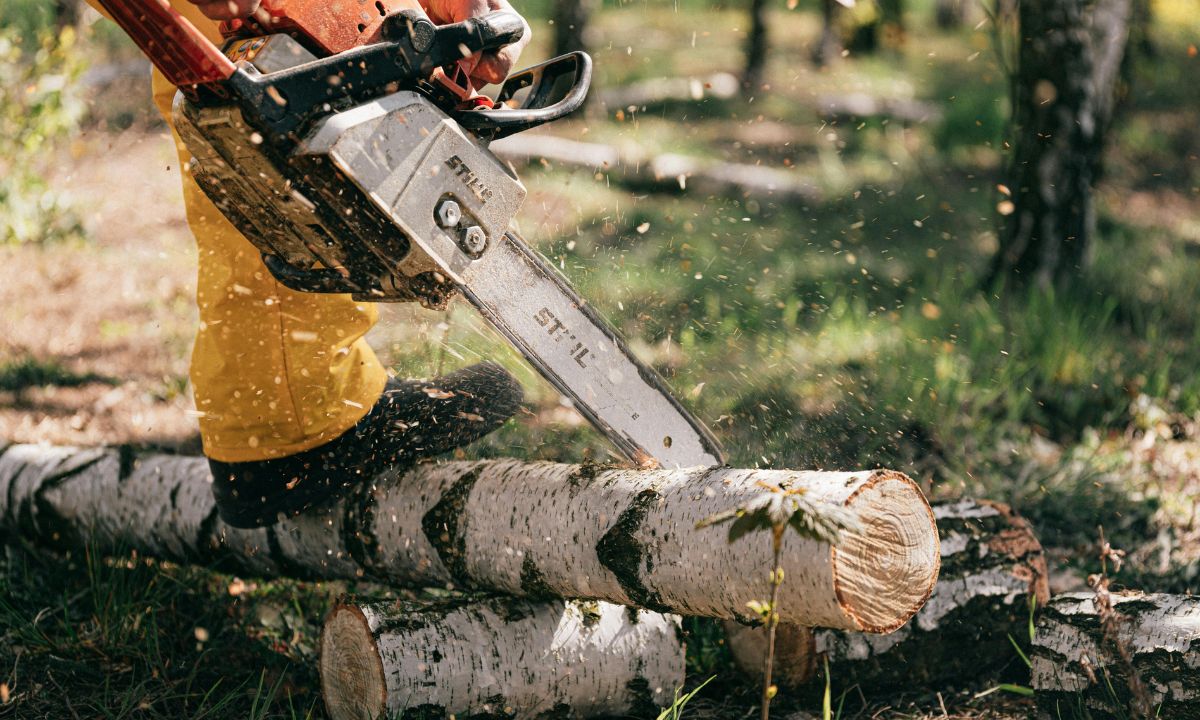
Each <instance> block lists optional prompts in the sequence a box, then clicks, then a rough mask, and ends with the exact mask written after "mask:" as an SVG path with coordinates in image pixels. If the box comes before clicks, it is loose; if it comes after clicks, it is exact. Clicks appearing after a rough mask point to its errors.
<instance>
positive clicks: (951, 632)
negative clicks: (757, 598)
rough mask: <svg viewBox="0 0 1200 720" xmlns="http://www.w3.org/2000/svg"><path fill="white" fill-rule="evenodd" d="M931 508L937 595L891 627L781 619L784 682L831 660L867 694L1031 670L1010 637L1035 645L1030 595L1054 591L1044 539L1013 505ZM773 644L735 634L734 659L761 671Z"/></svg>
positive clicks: (779, 663) (833, 672) (837, 673)
mask: <svg viewBox="0 0 1200 720" xmlns="http://www.w3.org/2000/svg"><path fill="white" fill-rule="evenodd" d="M933 512H934V516H935V517H936V518H937V524H938V533H939V534H940V536H941V555H942V571H941V574H940V576H939V577H938V582H937V585H936V586H935V587H934V589H933V594H932V595H931V596H930V598H929V602H927V603H926V604H925V606H924V607H923V608H921V610H920V612H918V613H917V614H916V616H915V617H914V618H913V619H912V621H911V622H909V623H908V624H907V625H905V626H904V627H902V628H900V629H899V630H897V631H896V632H894V633H891V634H890V635H863V634H861V633H853V632H844V631H838V630H811V629H809V628H804V627H799V626H795V625H789V626H785V627H781V628H780V629H779V634H778V636H777V637H776V652H777V653H778V655H777V659H776V662H775V673H776V681H777V682H778V683H779V684H780V685H781V686H783V687H789V688H792V689H799V688H802V687H803V686H805V685H806V684H810V683H814V681H818V680H819V679H820V678H823V677H824V674H823V666H824V660H826V659H827V660H828V661H829V671H830V677H831V678H832V681H833V683H834V685H835V688H834V689H835V692H840V690H839V688H846V687H851V686H853V685H858V686H859V688H860V689H861V690H862V691H863V692H864V693H866V694H868V695H869V694H873V693H888V692H892V691H894V690H896V689H899V688H905V689H914V688H918V687H920V688H938V687H943V686H944V685H945V684H946V683H948V682H952V681H962V680H968V679H969V680H983V679H989V678H997V677H999V676H1002V674H1003V672H1004V670H1005V669H1006V667H1009V668H1010V669H1013V670H1018V671H1020V672H1022V673H1023V671H1024V670H1025V668H1024V665H1020V661H1019V660H1018V659H1017V656H1016V653H1015V652H1014V651H1013V649H1012V645H1011V644H1010V641H1009V639H1008V636H1009V635H1012V637H1013V638H1015V639H1017V640H1018V641H1019V642H1022V645H1023V646H1027V645H1028V637H1029V632H1028V622H1029V600H1030V598H1031V597H1036V598H1037V602H1038V606H1039V607H1041V606H1043V605H1045V604H1046V602H1047V600H1048V599H1049V596H1050V591H1049V587H1048V586H1047V574H1046V560H1045V558H1044V557H1043V554H1042V546H1041V544H1039V543H1038V541H1037V538H1036V537H1034V534H1033V530H1032V529H1031V528H1030V527H1029V524H1028V523H1026V522H1025V520H1024V519H1023V518H1021V517H1019V516H1017V515H1016V514H1014V513H1013V511H1012V510H1011V508H1009V507H1008V506H1007V505H1003V504H1000V503H993V502H988V501H982V500H958V501H954V502H948V503H937V504H934V506H933ZM785 582H786V581H785ZM765 645H766V638H765V633H764V632H763V631H762V629H760V628H755V629H753V630H749V629H745V630H740V629H739V630H735V631H734V632H732V633H731V634H730V638H729V647H730V650H731V651H732V653H733V657H734V659H735V660H736V661H737V663H738V666H739V667H740V668H741V669H742V670H743V671H745V672H747V673H751V674H755V675H759V676H761V674H762V670H761V667H762V658H763V657H764V655H763V649H764V647H765ZM968 649H969V651H968ZM1022 682H1023V680H1022ZM815 684H816V685H819V686H821V687H823V686H824V683H823V682H816V683H815Z"/></svg>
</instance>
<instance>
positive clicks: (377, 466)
mask: <svg viewBox="0 0 1200 720" xmlns="http://www.w3.org/2000/svg"><path fill="white" fill-rule="evenodd" d="M522 398H523V393H522V391H521V386H520V385H519V384H518V383H517V381H516V379H515V378H513V377H512V376H511V375H509V374H508V372H507V371H505V370H504V368H502V367H500V366H499V365H496V364H494V363H480V364H478V365H472V366H471V367H468V368H464V369H462V370H459V371H457V372H453V373H450V374H449V375H446V376H444V377H440V378H435V379H433V380H395V379H392V380H388V384H387V387H386V388H385V389H384V391H383V394H382V395H381V396H380V398H379V400H378V401H377V402H376V403H375V406H374V407H373V408H371V412H369V413H367V415H366V416H365V417H363V419H362V420H359V421H358V423H357V424H356V425H355V426H354V427H352V428H350V429H349V430H347V431H346V432H345V433H343V434H342V435H340V436H338V437H337V438H335V439H333V440H331V441H329V442H327V443H325V444H324V445H321V446H319V447H315V448H313V449H311V450H305V451H304V452H300V453H296V454H295V455H288V456H287V457H281V458H277V459H274V460H261V461H258V462H244V463H225V462H220V461H218V460H211V459H210V460H209V461H208V462H209V466H210V467H211V468H212V474H213V495H214V496H215V497H216V500H217V511H218V512H219V513H220V515H221V519H222V520H224V521H225V522H226V523H227V524H229V525H232V526H233V527H240V528H250V527H262V526H263V525H270V524H272V523H275V522H277V521H278V520H280V519H282V518H285V517H290V516H292V515H296V514H298V513H301V512H303V511H304V510H306V509H308V508H310V507H314V506H318V505H325V504H329V503H332V502H333V501H334V500H337V499H338V498H341V497H342V496H343V495H344V494H345V492H346V491H347V490H348V489H349V488H351V487H353V486H355V485H359V484H361V483H363V482H364V481H367V480H370V479H371V478H373V477H375V476H376V475H378V474H379V473H380V471H382V470H384V469H385V468H388V467H392V466H397V465H401V466H402V465H411V464H413V463H414V462H416V461H417V460H419V459H421V458H426V457H431V456H434V455H440V454H441V453H444V452H447V451H450V450H453V449H455V448H458V447H462V446H463V445H466V444H468V443H470V442H473V441H475V440H478V439H479V438H481V437H483V436H484V435H487V434H488V433H490V432H491V431H493V430H495V429H496V428H498V427H500V426H501V425H503V424H504V421H505V420H507V419H508V418H510V417H512V415H513V414H514V413H516V411H517V409H518V408H519V407H520V405H521V400H522Z"/></svg>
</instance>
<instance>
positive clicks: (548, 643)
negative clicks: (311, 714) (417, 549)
mask: <svg viewBox="0 0 1200 720" xmlns="http://www.w3.org/2000/svg"><path fill="white" fill-rule="evenodd" d="M320 667H321V690H322V695H323V697H324V699H325V707H326V709H327V710H328V712H329V716H330V717H331V718H332V720H374V719H375V718H378V717H389V718H396V719H397V720H415V719H421V720H424V719H426V718H449V717H456V718H461V719H465V718H473V717H488V718H493V717H503V718H514V719H516V718H569V717H570V718H576V717H600V716H603V717H626V716H629V715H635V716H640V717H653V716H655V715H657V714H658V708H659V707H662V706H664V705H669V704H670V703H671V699H672V696H673V693H674V691H675V689H676V688H679V687H682V685H683V679H684V653H683V643H682V642H681V640H680V634H679V619H678V618H675V617H671V616H666V615H660V614H658V613H655V612H649V611H644V610H643V611H637V610H631V609H628V608H623V607H620V606H618V605H610V604H608V603H582V602H569V601H564V600H558V601H546V602H534V601H528V600H515V599H508V598H497V599H493V600H485V601H477V602H472V603H469V604H466V605H461V606H458V607H449V608H444V609H435V610H429V609H426V608H419V607H415V606H412V605H409V604H403V603H378V604H344V605H339V606H338V607H336V608H334V610H333V611H332V612H331V613H330V615H329V617H328V618H327V619H326V621H325V627H324V630H323V631H322V633H321V661H320Z"/></svg>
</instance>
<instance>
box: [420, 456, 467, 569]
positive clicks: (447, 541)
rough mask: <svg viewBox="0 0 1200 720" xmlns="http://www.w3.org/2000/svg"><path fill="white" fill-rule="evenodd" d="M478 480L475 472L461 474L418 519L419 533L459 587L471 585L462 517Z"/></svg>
mask: <svg viewBox="0 0 1200 720" xmlns="http://www.w3.org/2000/svg"><path fill="white" fill-rule="evenodd" d="M478 479H479V470H477V469H472V470H471V471H469V472H467V473H465V474H463V475H462V476H461V477H459V478H458V479H457V480H455V481H454V484H453V485H451V486H450V487H449V488H448V489H447V490H446V491H445V492H444V493H442V497H441V499H440V500H438V502H437V504H436V505H434V506H433V507H431V508H429V511H428V512H426V513H425V515H424V516H423V517H422V518H421V531H422V532H424V533H425V538H426V539H427V540H429V544H430V545H433V549H434V550H436V551H437V554H438V557H439V558H441V560H442V564H443V565H445V566H446V570H447V571H449V573H450V577H451V578H452V579H453V580H454V582H455V584H457V585H458V586H459V587H460V588H466V587H470V586H471V580H470V578H469V577H468V576H467V536H466V527H465V524H466V523H465V522H464V520H465V518H464V517H463V514H464V512H465V511H466V508H467V500H469V499H470V497H471V490H472V489H473V488H474V487H475V481H477V480H478Z"/></svg>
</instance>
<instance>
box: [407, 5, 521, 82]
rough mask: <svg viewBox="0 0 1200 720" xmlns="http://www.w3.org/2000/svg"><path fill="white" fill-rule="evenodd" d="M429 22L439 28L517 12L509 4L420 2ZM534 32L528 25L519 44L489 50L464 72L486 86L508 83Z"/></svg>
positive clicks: (465, 68)
mask: <svg viewBox="0 0 1200 720" xmlns="http://www.w3.org/2000/svg"><path fill="white" fill-rule="evenodd" d="M420 2H421V6H422V7H424V8H425V12H427V13H429V19H430V20H432V21H434V22H435V23H437V24H438V25H444V24H447V23H456V22H461V21H463V20H466V19H468V18H473V17H479V16H480V15H486V14H488V13H490V12H495V11H497V10H509V11H512V12H516V11H515V10H514V9H513V6H512V5H510V4H509V2H508V0H420ZM530 35H531V31H530V29H529V23H525V32H524V34H522V35H521V39H520V40H518V41H517V42H515V43H513V44H511V45H508V46H507V47H503V48H501V49H499V50H489V51H488V52H484V53H480V54H479V55H475V56H474V57H473V58H470V60H472V61H473V62H474V64H473V65H472V64H470V63H467V64H466V65H465V66H464V68H463V69H464V70H465V71H466V72H467V75H468V76H469V77H470V78H471V80H472V81H473V82H474V83H475V84H476V85H477V86H482V85H486V84H488V83H500V82H504V79H505V78H507V77H508V74H509V73H510V72H511V71H512V69H513V66H514V65H515V64H516V62H517V58H518V57H519V56H520V55H521V51H522V50H524V49H525V46H526V45H528V44H529V37H530Z"/></svg>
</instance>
